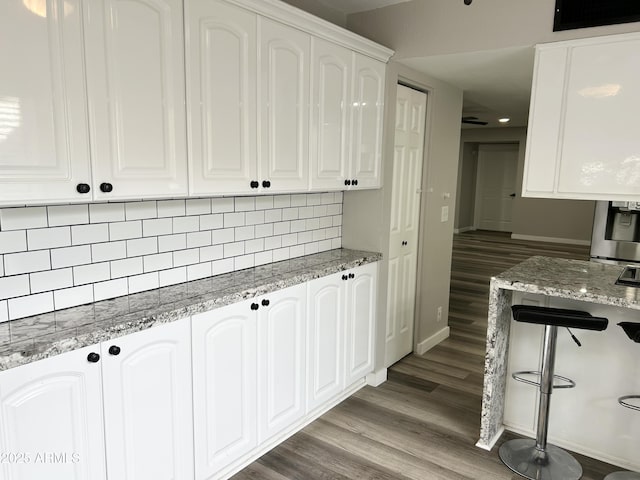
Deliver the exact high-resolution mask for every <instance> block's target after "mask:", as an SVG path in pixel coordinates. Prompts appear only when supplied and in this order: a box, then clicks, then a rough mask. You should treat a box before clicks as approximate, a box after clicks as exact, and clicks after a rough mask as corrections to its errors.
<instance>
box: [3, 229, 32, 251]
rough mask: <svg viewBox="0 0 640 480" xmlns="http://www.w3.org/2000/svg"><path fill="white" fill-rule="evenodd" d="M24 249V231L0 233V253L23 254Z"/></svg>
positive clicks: (25, 241)
mask: <svg viewBox="0 0 640 480" xmlns="http://www.w3.org/2000/svg"><path fill="white" fill-rule="evenodd" d="M26 249H27V232H26V230H14V231H9V232H0V253H16V252H24V251H25V250H26Z"/></svg>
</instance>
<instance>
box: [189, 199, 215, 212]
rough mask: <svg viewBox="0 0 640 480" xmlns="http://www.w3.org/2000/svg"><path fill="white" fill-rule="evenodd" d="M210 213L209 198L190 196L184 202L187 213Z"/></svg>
mask: <svg viewBox="0 0 640 480" xmlns="http://www.w3.org/2000/svg"><path fill="white" fill-rule="evenodd" d="M208 213H211V199H210V198H191V199H187V202H186V214H187V215H206V214H208Z"/></svg>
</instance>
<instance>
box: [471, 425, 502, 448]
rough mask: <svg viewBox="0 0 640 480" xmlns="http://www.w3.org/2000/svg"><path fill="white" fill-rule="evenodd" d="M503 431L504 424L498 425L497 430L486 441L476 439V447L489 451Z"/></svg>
mask: <svg viewBox="0 0 640 480" xmlns="http://www.w3.org/2000/svg"><path fill="white" fill-rule="evenodd" d="M503 433H504V425H502V426H501V427H500V429H499V430H498V433H496V434H495V435H494V437H493V438H492V439H491V440H490V441H489V442H488V443H484V442H481V441H480V440H478V443H476V447H478V448H481V449H483V450H487V451H489V452H490V451H491V449H492V448H493V446H494V445H495V444H496V442H497V441H498V440H500V437H501V436H502V434H503Z"/></svg>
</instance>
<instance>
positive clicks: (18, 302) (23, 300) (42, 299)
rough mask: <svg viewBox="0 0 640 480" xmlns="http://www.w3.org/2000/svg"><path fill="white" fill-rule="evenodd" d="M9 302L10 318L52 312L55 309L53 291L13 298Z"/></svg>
mask: <svg viewBox="0 0 640 480" xmlns="http://www.w3.org/2000/svg"><path fill="white" fill-rule="evenodd" d="M7 303H8V305H9V319H10V320H14V319H16V318H23V317H30V316H31V315H38V314H40V313H45V312H51V311H53V309H54V307H53V292H47V293H38V294H36V295H29V296H28V297H18V298H12V299H10V300H9V301H8V302H7Z"/></svg>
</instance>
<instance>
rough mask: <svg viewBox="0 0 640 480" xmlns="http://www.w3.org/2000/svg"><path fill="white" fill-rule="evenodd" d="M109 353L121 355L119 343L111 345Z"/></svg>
mask: <svg viewBox="0 0 640 480" xmlns="http://www.w3.org/2000/svg"><path fill="white" fill-rule="evenodd" d="M109 355H120V347H119V346H117V345H111V346H110V347H109Z"/></svg>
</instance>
